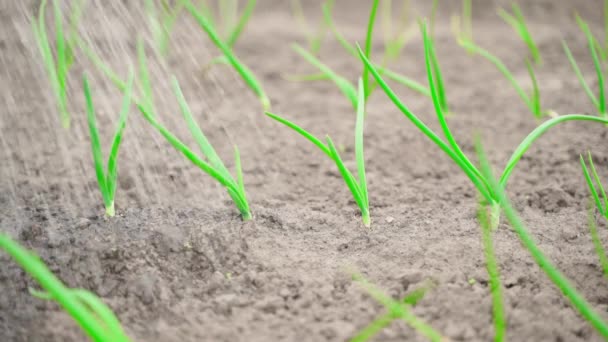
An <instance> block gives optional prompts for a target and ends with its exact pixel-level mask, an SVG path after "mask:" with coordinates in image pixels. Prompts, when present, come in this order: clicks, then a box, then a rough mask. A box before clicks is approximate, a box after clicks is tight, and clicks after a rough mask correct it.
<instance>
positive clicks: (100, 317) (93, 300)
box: [0, 233, 131, 342]
mask: <svg viewBox="0 0 608 342" xmlns="http://www.w3.org/2000/svg"><path fill="white" fill-rule="evenodd" d="M0 250H4V251H5V252H6V253H8V254H9V255H10V256H11V257H12V258H13V259H14V260H15V262H17V264H19V266H21V268H23V270H24V271H25V272H26V273H28V274H29V275H30V276H31V277H32V278H34V279H35V280H36V281H37V282H38V284H40V286H41V287H42V288H43V289H44V290H45V291H46V293H43V292H40V291H35V290H31V292H32V294H33V295H34V296H35V297H39V298H43V299H51V300H53V301H55V302H57V303H58V304H59V305H61V307H63V309H64V310H65V311H66V312H67V313H68V314H69V315H70V316H71V317H72V318H73V319H74V320H75V321H76V323H78V325H79V326H80V327H81V328H82V330H83V331H84V332H85V333H86V334H87V335H88V336H89V337H90V338H91V339H92V340H93V341H95V342H108V341H113V342H129V341H131V340H130V339H129V337H127V335H126V334H125V332H124V331H123V329H122V327H121V325H120V322H119V321H118V319H117V318H116V316H115V315H114V313H113V312H112V310H110V308H108V307H107V306H106V305H105V304H104V303H103V302H102V301H101V299H99V298H98V297H97V296H95V295H94V294H93V293H91V292H89V291H87V290H82V289H71V288H68V287H66V286H65V285H64V284H63V283H62V282H61V281H60V280H59V279H58V278H57V277H56V276H55V275H54V274H53V273H52V272H51V271H50V270H49V269H48V267H47V266H46V265H45V264H44V262H42V260H41V259H40V258H39V257H38V256H37V255H36V254H34V253H33V252H30V251H28V250H27V249H25V248H24V247H22V246H21V245H19V244H18V243H17V242H15V241H13V240H12V239H11V238H10V237H9V236H8V235H6V234H1V233H0Z"/></svg>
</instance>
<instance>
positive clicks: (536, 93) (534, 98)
mask: <svg viewBox="0 0 608 342" xmlns="http://www.w3.org/2000/svg"><path fill="white" fill-rule="evenodd" d="M526 69H528V75H529V76H530V80H531V81H532V95H531V96H530V100H531V104H532V114H534V116H535V117H536V119H540V118H542V116H543V112H542V109H541V105H540V89H539V87H538V81H537V80H536V75H535V74H534V67H533V66H532V63H530V61H529V60H527V59H526Z"/></svg>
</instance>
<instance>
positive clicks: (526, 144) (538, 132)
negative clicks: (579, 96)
mask: <svg viewBox="0 0 608 342" xmlns="http://www.w3.org/2000/svg"><path fill="white" fill-rule="evenodd" d="M567 121H593V122H598V123H603V124H608V120H607V119H603V118H598V117H597V116H590V115H581V114H566V115H560V116H558V117H555V118H552V119H550V120H547V121H545V122H543V123H542V124H541V125H539V126H538V127H536V128H535V129H534V130H533V131H532V132H530V134H528V135H527V136H526V138H524V140H522V142H521V143H520V144H519V146H517V148H516V149H515V151H513V154H511V158H509V161H508V162H507V164H506V166H505V168H504V171H503V172H502V175H501V176H500V183H499V184H500V186H501V187H503V188H506V186H507V182H508V181H509V177H510V176H511V173H512V172H513V169H514V168H515V166H516V165H517V163H518V162H519V161H520V160H521V157H522V156H523V155H524V153H526V151H527V150H528V149H529V148H530V146H532V143H534V142H535V141H536V140H537V139H538V138H540V137H541V136H542V135H543V134H545V133H546V132H547V131H548V130H549V128H551V127H553V126H556V125H557V124H560V123H564V122H567Z"/></svg>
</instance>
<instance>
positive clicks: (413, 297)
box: [350, 285, 430, 342]
mask: <svg viewBox="0 0 608 342" xmlns="http://www.w3.org/2000/svg"><path fill="white" fill-rule="evenodd" d="M429 289H430V286H428V285H427V286H423V287H420V288H418V289H415V290H414V291H411V292H410V293H408V294H407V295H406V296H405V297H403V298H402V299H401V301H400V304H401V305H403V306H405V307H412V306H415V305H416V304H417V303H418V302H419V301H421V300H422V299H423V298H424V296H425V295H426V293H427V292H428V291H429ZM399 318H400V317H399V316H397V315H394V314H393V313H392V312H389V313H386V314H384V315H382V316H379V317H378V318H376V319H375V320H374V321H373V322H371V323H370V324H368V325H367V326H366V327H365V328H363V329H361V330H360V331H359V332H358V333H357V335H356V336H355V337H353V338H351V339H350V342H365V341H369V340H370V339H371V338H373V337H374V336H375V335H377V334H378V333H379V332H380V331H382V329H384V328H386V327H388V326H389V325H390V324H391V323H393V321H395V320H396V319H399Z"/></svg>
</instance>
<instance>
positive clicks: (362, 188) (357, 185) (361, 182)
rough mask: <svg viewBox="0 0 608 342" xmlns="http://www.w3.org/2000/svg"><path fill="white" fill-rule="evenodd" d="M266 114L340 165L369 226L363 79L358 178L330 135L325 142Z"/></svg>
mask: <svg viewBox="0 0 608 342" xmlns="http://www.w3.org/2000/svg"><path fill="white" fill-rule="evenodd" d="M266 115H268V116H269V117H270V118H272V119H274V120H276V121H278V122H280V123H282V124H283V125H285V126H287V127H289V128H291V129H293V130H294V131H296V132H297V133H299V134H300V135H302V136H303V137H304V138H306V139H308V140H309V141H310V142H312V143H313V144H314V145H315V146H317V147H318V148H319V149H320V150H321V151H323V153H325V154H326V155H327V156H328V157H329V158H330V159H331V160H333V161H334V163H335V164H336V166H337V167H338V170H339V171H340V174H341V175H342V178H343V179H344V182H345V183H346V185H347V186H348V188H349V190H350V191H351V193H352V195H353V198H354V199H355V202H356V203H357V205H358V206H359V209H360V211H361V218H362V220H363V225H365V226H366V227H369V226H370V224H371V220H370V216H369V198H368V194H367V180H366V176H365V158H364V155H363V125H364V119H365V90H364V88H363V81H362V80H361V79H359V87H358V92H357V124H356V127H355V155H356V159H357V174H358V179H357V178H355V176H353V174H352V173H351V172H350V171H349V170H348V168H347V167H346V165H344V162H343V161H342V159H341V158H340V154H339V153H338V150H337V149H336V147H335V146H334V143H333V141H332V140H331V138H330V137H329V136H327V137H326V141H327V142H326V143H323V142H322V141H321V140H319V139H318V138H316V137H315V136H314V135H312V134H310V133H309V132H307V131H306V130H304V129H303V128H301V127H300V126H298V125H296V124H294V123H293V122H291V121H289V120H287V119H284V118H282V117H280V116H278V115H276V114H272V113H269V112H266Z"/></svg>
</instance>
